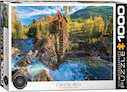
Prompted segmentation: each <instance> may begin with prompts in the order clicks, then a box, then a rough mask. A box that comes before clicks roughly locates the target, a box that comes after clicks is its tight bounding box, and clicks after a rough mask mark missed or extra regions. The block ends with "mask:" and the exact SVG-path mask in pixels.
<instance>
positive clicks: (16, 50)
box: [11, 47, 20, 57]
mask: <svg viewBox="0 0 127 92" xmlns="http://www.w3.org/2000/svg"><path fill="white" fill-rule="evenodd" d="M19 52H20V50H19V49H18V48H14V47H12V48H11V54H12V57H13V56H14V55H17V54H18V53H19Z"/></svg>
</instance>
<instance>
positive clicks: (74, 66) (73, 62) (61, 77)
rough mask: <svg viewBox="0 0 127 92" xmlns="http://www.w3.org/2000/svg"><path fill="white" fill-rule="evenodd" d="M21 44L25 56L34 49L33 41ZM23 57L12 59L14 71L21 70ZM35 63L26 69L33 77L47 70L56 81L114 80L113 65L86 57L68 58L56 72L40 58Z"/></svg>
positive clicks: (25, 41)
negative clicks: (99, 62) (19, 64)
mask: <svg viewBox="0 0 127 92" xmlns="http://www.w3.org/2000/svg"><path fill="white" fill-rule="evenodd" d="M20 42H21V44H22V45H21V47H19V49H20V50H21V52H22V53H23V56H24V55H25V54H26V53H27V52H29V51H30V50H33V49H34V46H33V39H30V38H29V39H28V40H22V41H20ZM23 56H18V55H17V56H15V57H14V58H13V59H12V70H14V69H16V68H19V67H18V65H17V63H18V62H19V60H20V59H21V58H22V57H23ZM33 61H34V62H33V63H32V64H31V65H28V66H27V67H26V68H28V69H29V74H30V76H31V77H34V76H37V75H38V74H40V73H41V72H42V70H43V69H45V70H47V71H48V72H49V74H50V76H51V77H52V79H53V80H54V81H74V80H78V81H83V80H86V76H87V77H88V78H89V79H92V80H95V79H98V80H110V79H111V78H112V66H111V65H106V64H98V63H97V62H93V61H90V60H89V59H87V58H86V57H79V56H75V57H68V58H67V59H66V60H65V62H64V63H63V64H60V66H59V67H58V69H57V70H55V71H53V70H51V69H49V68H48V67H47V66H45V65H43V64H42V63H41V62H40V61H39V60H38V57H36V58H35V60H33ZM88 78H87V79H88Z"/></svg>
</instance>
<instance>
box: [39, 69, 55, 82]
mask: <svg viewBox="0 0 127 92" xmlns="http://www.w3.org/2000/svg"><path fill="white" fill-rule="evenodd" d="M37 81H53V80H52V78H51V77H50V75H49V73H48V72H47V70H45V69H44V70H43V71H42V73H40V74H39V76H38V80H37Z"/></svg>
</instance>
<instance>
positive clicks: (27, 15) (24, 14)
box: [18, 6, 86, 19]
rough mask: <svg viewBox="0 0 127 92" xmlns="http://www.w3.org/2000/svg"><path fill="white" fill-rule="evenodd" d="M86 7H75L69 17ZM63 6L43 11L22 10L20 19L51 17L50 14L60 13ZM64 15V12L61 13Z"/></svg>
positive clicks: (47, 8) (29, 8)
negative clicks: (40, 16) (38, 16)
mask: <svg viewBox="0 0 127 92" xmlns="http://www.w3.org/2000/svg"><path fill="white" fill-rule="evenodd" d="M85 7H86V6H74V7H73V8H72V12H69V15H70V14H72V13H74V12H76V11H77V10H80V9H82V8H85ZM61 9H62V6H56V7H54V8H49V7H48V6H47V7H46V8H43V9H35V8H34V7H32V8H31V7H28V9H20V10H19V11H20V15H18V17H19V18H20V19H32V17H34V16H37V15H49V14H56V13H57V12H58V11H61ZM61 13H62V14H63V13H64V11H61Z"/></svg>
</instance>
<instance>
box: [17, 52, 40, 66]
mask: <svg viewBox="0 0 127 92" xmlns="http://www.w3.org/2000/svg"><path fill="white" fill-rule="evenodd" d="M37 54H38V50H35V51H32V50H30V51H29V52H28V53H27V54H26V55H25V56H24V57H23V58H22V59H21V60H20V61H19V62H18V65H19V66H20V67H24V66H27V65H30V64H32V63H33V62H34V59H35V58H36V56H37Z"/></svg>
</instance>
